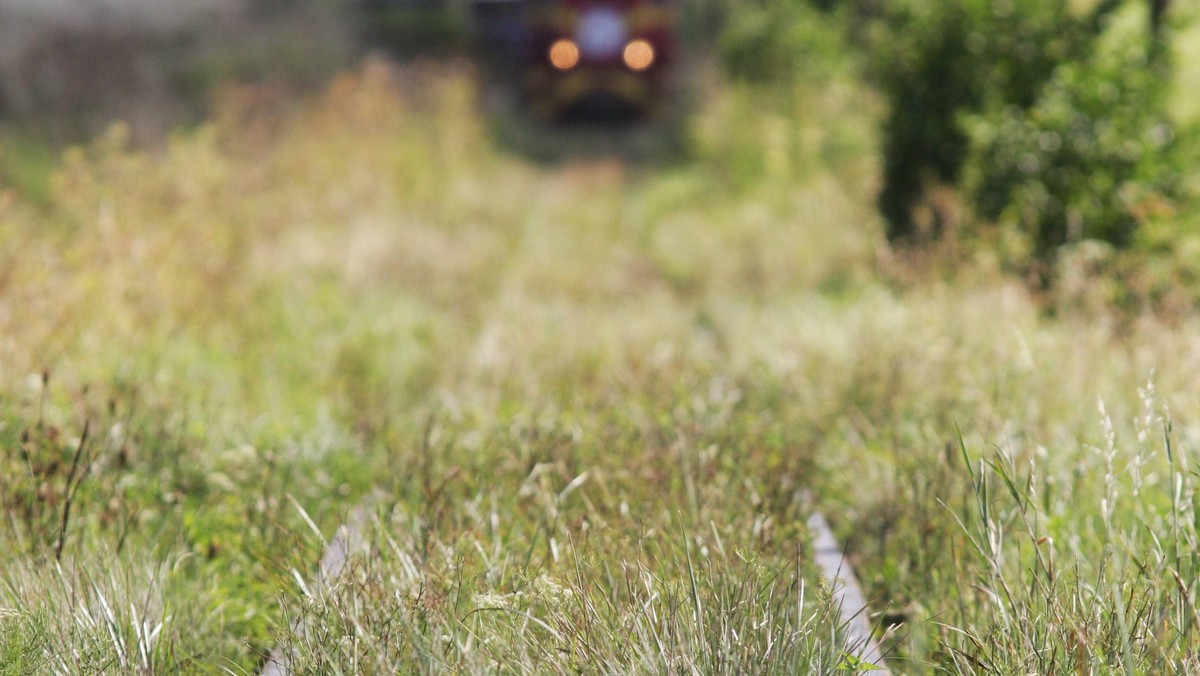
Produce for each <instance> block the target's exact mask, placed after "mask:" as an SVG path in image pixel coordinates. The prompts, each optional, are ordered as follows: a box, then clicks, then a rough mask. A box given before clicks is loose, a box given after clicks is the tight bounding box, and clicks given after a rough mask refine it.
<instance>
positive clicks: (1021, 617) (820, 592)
mask: <svg viewBox="0 0 1200 676" xmlns="http://www.w3.org/2000/svg"><path fill="white" fill-rule="evenodd" d="M843 77H845V76H842V75H835V76H830V78H831V79H829V80H827V81H814V82H811V83H805V82H801V83H800V84H797V85H796V88H795V89H794V90H790V91H788V92H787V93H786V95H780V94H779V93H778V92H775V93H763V92H761V91H758V90H755V89H754V88H750V87H729V88H720V89H714V90H713V91H712V92H710V95H709V96H706V97H703V100H705V101H706V105H705V106H704V107H703V109H702V110H700V111H699V112H698V113H697V116H696V117H695V118H694V119H693V120H691V121H690V122H689V124H690V125H691V126H690V127H689V129H688V130H687V136H688V137H690V138H691V139H692V145H691V149H690V155H689V156H688V159H686V160H685V161H680V162H678V163H675V164H672V165H669V166H666V167H662V166H658V167H654V168H653V169H651V168H650V167H647V166H639V165H636V164H632V163H625V162H621V161H617V160H610V161H603V160H600V161H597V160H588V161H579V162H575V163H570V162H568V163H566V164H563V165H560V166H557V167H547V166H544V165H538V164H536V163H534V162H531V161H529V160H528V159H526V158H523V157H521V156H517V155H513V154H510V153H508V152H506V151H503V150H501V149H500V147H499V146H498V144H497V143H496V142H495V139H493V138H492V137H490V136H489V128H488V126H487V125H486V124H484V121H483V120H482V119H481V116H480V112H479V107H478V105H477V102H476V100H475V90H474V88H473V83H472V81H471V79H470V78H469V76H468V74H467V73H465V72H464V71H462V70H461V68H460V67H458V66H430V65H428V64H426V65H418V66H411V67H408V68H406V69H401V70H397V69H396V68H395V67H394V66H390V65H388V64H385V63H382V62H378V61H371V62H368V63H366V64H364V65H363V66H362V67H361V68H360V69H358V70H357V71H355V72H352V73H348V74H346V75H344V76H342V77H339V78H338V79H337V80H336V81H334V82H333V83H332V84H331V85H330V88H329V90H328V92H327V93H326V94H324V95H323V96H320V97H316V98H314V99H312V100H310V101H308V102H306V103H305V104H304V105H302V106H300V108H299V109H298V110H295V111H294V112H293V113H290V114H289V115H287V116H284V117H279V116H276V115H273V114H271V113H270V112H269V111H268V112H266V113H263V112H261V110H262V109H261V108H260V107H259V106H258V104H257V103H256V101H257V99H256V98H255V95H254V93H253V92H251V91H247V90H241V91H234V90H231V91H230V93H229V95H228V96H229V98H227V99H226V100H225V102H224V104H223V106H222V107H221V109H220V110H219V112H218V114H216V115H215V116H214V119H213V121H212V122H211V123H210V124H208V125H206V126H204V127H202V128H200V129H198V130H195V131H193V132H188V133H181V134H179V135H177V136H176V137H174V138H173V139H172V140H171V142H170V143H169V144H168V145H167V146H166V147H165V148H163V149H162V150H161V151H160V152H145V151H137V150H132V149H130V147H129V145H128V144H127V143H126V141H125V139H124V138H123V136H122V133H121V132H120V130H119V129H118V130H117V131H114V132H112V133H111V134H109V135H108V136H106V137H104V138H102V139H99V140H97V141H96V142H95V143H92V144H90V145H88V146H86V147H83V148H80V149H78V150H75V151H72V152H70V153H68V155H67V156H66V157H65V158H64V159H63V161H62V163H61V166H60V167H59V169H58V170H57V172H56V173H55V174H54V178H53V180H52V181H51V193H50V198H49V199H48V200H44V201H43V202H42V203H40V204H39V203H35V202H33V201H32V200H30V199H29V198H27V197H26V196H24V194H23V193H21V192H18V191H14V190H11V189H6V190H5V191H4V192H3V197H2V198H0V242H2V244H0V271H2V272H0V336H3V338H0V440H2V442H0V448H2V449H3V454H2V455H0V463H2V465H3V467H2V469H3V472H2V473H0V477H3V478H2V481H3V482H4V483H3V484H0V488H2V489H3V497H4V501H5V502H4V508H3V515H4V523H3V524H2V525H0V540H2V546H0V568H2V569H3V571H4V573H3V577H0V650H3V651H4V652H3V654H4V655H6V656H7V659H6V661H5V664H6V668H8V669H9V670H10V671H12V672H14V673H24V672H28V671H41V672H52V671H79V670H87V669H89V668H92V667H93V666H96V667H97V668H101V667H104V668H119V669H121V670H127V671H138V670H142V671H146V672H163V671H215V670H220V669H228V670H231V671H234V672H235V673H237V672H241V671H245V672H253V671H255V670H257V669H259V668H261V666H262V665H263V664H264V662H265V661H266V660H267V657H268V655H269V654H270V653H271V650H272V649H273V648H274V647H275V646H279V647H280V649H281V650H282V651H283V652H284V654H286V655H289V656H291V657H290V659H292V660H293V663H294V665H295V666H296V667H297V668H299V669H300V670H301V671H309V672H320V673H326V672H334V673H338V672H342V673H348V672H362V671H374V670H378V671H383V670H400V671H422V672H424V671H451V670H458V671H469V672H477V671H496V670H514V671H531V670H544V671H562V670H568V669H570V670H591V671H604V672H622V673H624V672H630V671H636V672H659V671H679V672H683V671H701V672H728V673H734V672H738V673H741V672H745V671H753V672H760V671H761V672H777V673H784V672H786V673H795V672H797V671H800V672H810V671H811V672H827V671H837V670H847V671H853V670H855V669H859V668H863V666H864V665H860V664H856V663H855V661H854V660H853V659H852V658H851V655H852V654H853V648H854V646H847V645H845V640H844V638H842V632H841V631H840V628H839V627H838V621H837V620H836V619H835V617H836V614H835V613H833V612H832V609H831V607H830V600H829V594H828V592H827V590H825V589H823V588H822V586H821V583H820V581H819V580H818V578H817V576H816V572H815V571H814V570H812V569H811V567H810V566H809V564H808V563H807V561H808V552H807V547H808V540H809V538H808V534H807V533H806V532H805V526H804V524H805V521H806V516H807V511H808V509H809V506H808V505H806V504H804V502H803V501H802V500H801V499H800V498H799V497H798V496H800V495H801V494H802V493H803V490H804V489H807V490H809V491H811V492H812V493H813V494H814V495H816V496H817V500H818V502H819V503H820V504H821V505H822V506H823V507H825V511H826V513H827V514H828V515H829V516H830V518H831V520H832V521H833V522H834V525H835V527H836V528H838V529H839V530H840V531H841V534H842V535H844V536H847V537H846V538H845V539H846V541H847V542H849V547H850V554H851V558H852V560H853V562H854V563H855V564H856V565H857V566H858V571H859V573H860V577H861V578H862V579H863V581H864V582H865V583H866V586H867V587H868V596H869V597H870V599H871V601H872V608H871V609H870V616H871V618H872V620H873V623H874V624H875V625H876V626H878V627H880V629H881V630H882V629H884V628H886V627H888V626H891V625H893V624H896V625H899V626H898V628H896V629H893V630H892V631H891V632H890V634H889V637H890V638H889V641H888V646H887V647H888V648H889V650H890V653H889V659H890V661H891V664H892V665H893V666H895V667H898V668H899V669H901V670H904V671H909V672H925V671H937V670H948V671H967V672H970V671H977V670H987V669H991V670H994V671H1000V672H1005V673H1008V672H1012V671H1015V670H1017V669H1023V670H1026V671H1042V670H1045V671H1055V670H1064V671H1069V670H1093V669H1094V670H1101V671H1103V670H1115V669H1124V668H1129V669H1131V670H1133V671H1138V670H1145V671H1158V670H1164V669H1175V670H1188V669H1195V663H1194V660H1195V654H1194V649H1193V648H1191V645H1192V644H1193V643H1194V639H1195V631H1196V624H1195V609H1196V604H1195V601H1194V594H1195V587H1194V585H1195V582H1194V577H1195V576H1194V574H1193V569H1192V567H1193V566H1194V565H1195V562H1194V561H1193V557H1192V552H1193V551H1194V550H1195V546H1194V545H1195V525H1194V521H1195V519H1194V515H1193V512H1194V507H1193V500H1192V496H1193V495H1194V486H1195V484H1194V479H1195V477H1194V474H1192V472H1191V468H1192V467H1193V466H1194V465H1195V463H1194V462H1193V460H1192V459H1191V455H1192V454H1193V453H1194V448H1195V442H1196V434H1197V430H1196V429H1195V426H1194V424H1193V423H1192V419H1193V418H1194V417H1195V416H1196V414H1197V410H1196V401H1197V398H1196V395H1197V387H1196V384H1195V381H1194V379H1193V378H1192V377H1191V375H1190V374H1191V373H1193V372H1194V371H1195V367H1196V366H1197V361H1198V360H1200V345H1198V344H1197V343H1196V341H1195V338H1194V336H1195V335H1196V334H1195V331H1194V328H1195V326H1194V324H1195V320H1194V318H1193V317H1192V316H1191V315H1190V314H1188V313H1181V314H1179V315H1176V316H1172V317H1168V318H1162V317H1156V316H1153V315H1147V316H1130V315H1128V314H1118V313H1116V312H1113V311H1111V310H1110V309H1109V308H1107V307H1106V306H1104V305H1103V304H1090V303H1078V304H1070V303H1064V304H1062V305H1061V306H1060V307H1061V308H1062V311H1061V312H1060V313H1059V314H1058V315H1057V316H1055V315H1051V314H1049V313H1047V312H1045V311H1044V305H1042V300H1041V299H1038V298H1035V297H1033V296H1032V295H1031V294H1030V292H1029V291H1028V290H1027V288H1026V287H1025V286H1023V285H1022V284H1021V283H1020V282H1019V281H1015V280H1011V279H1007V278H1005V277H1004V276H1003V275H1002V274H1000V273H999V272H997V271H996V270H997V268H998V267H999V266H998V265H997V264H996V263H995V262H994V259H993V257H991V256H990V255H989V254H988V253H987V252H978V253H976V252H971V251H964V252H962V255H964V256H968V257H970V260H969V261H968V264H966V265H962V266H959V267H958V268H957V270H955V271H954V272H953V273H952V274H946V275H942V274H940V273H922V272H920V271H913V270H903V268H902V266H903V263H902V262H899V263H898V262H894V261H893V262H888V261H881V260H880V259H879V258H878V257H877V255H876V251H877V244H878V242H879V241H880V234H879V230H880V228H879V226H878V224H877V220H876V218H875V216H874V215H873V213H872V207H871V204H872V200H871V192H872V190H873V187H874V183H875V179H874V177H875V175H876V173H877V161H876V158H875V157H874V156H873V154H872V153H871V152H870V148H871V147H872V144H871V143H869V136H865V135H864V134H866V132H865V131H864V130H868V129H870V128H871V127H872V124H873V121H874V117H875V111H876V105H875V102H874V101H873V100H872V98H871V97H870V96H869V95H868V94H866V93H864V92H863V91H861V90H860V89H858V88H857V87H855V86H854V85H853V84H852V83H851V82H849V81H848V80H843V79H842V78H843ZM764 111H766V114H764ZM896 270H902V271H903V272H905V274H903V275H899V274H894V273H895V271H896ZM43 374H44V375H43ZM1152 374H1153V375H1152ZM1148 382H1150V383H1152V384H1153V393H1151V390H1150V389H1149V386H1148V385H1147V383H1148ZM1139 388H1140V393H1139ZM1097 401H1103V402H1104V413H1103V414H1101V413H1099V412H1098V408H1097V403H1096V402H1097ZM1168 407H1169V415H1167V412H1166V411H1167V408H1168ZM1168 420H1169V421H1171V423H1170V431H1169V433H1167V434H1166V436H1164V427H1165V425H1166V421H1168ZM1105 421H1108V422H1105ZM85 427H86V428H87V429H89V430H91V433H90V434H89V435H88V436H87V439H86V440H85V439H84V435H83V430H84V429H85ZM959 429H961V430H962V440H963V441H962V443H961V444H960V442H959V433H958V431H957V430H959ZM1110 429H1111V434H1110ZM1165 439H1169V440H1170V447H1169V452H1168V448H1167V446H1166V443H1167V442H1166V441H1164V440H1165ZM80 448H82V449H83V450H82V451H79V449H80ZM76 453H79V454H80V458H81V465H82V466H84V467H86V470H87V471H86V472H85V473H82V474H80V473H79V472H77V471H75V470H72V469H71V467H72V465H73V463H72V459H73V457H74V456H75V455H76ZM72 477H73V478H72ZM68 484H72V485H76V486H77V487H76V488H74V489H73V491H74V493H73V496H72V497H71V499H70V502H72V504H73V507H72V508H71V509H70V514H69V515H68V518H64V513H65V512H66V510H64V506H65V503H66V502H67V496H68V495H71V493H72V490H68V488H67V487H68ZM368 497H370V499H371V500H372V501H373V504H374V505H375V507H374V508H373V509H372V511H371V518H370V519H369V520H368V522H367V523H368V526H367V527H366V531H365V533H364V537H363V540H362V542H361V543H360V546H358V547H356V549H355V550H354V553H353V556H352V557H351V558H350V561H349V563H348V565H347V566H346V568H345V569H344V570H343V571H342V572H341V573H340V574H338V575H336V576H334V577H333V578H332V579H329V580H325V581H322V582H320V583H314V582H313V579H314V575H315V573H316V570H317V561H318V560H319V558H320V555H321V554H320V552H321V550H322V548H323V547H324V546H325V544H326V542H325V539H326V538H327V537H329V535H330V534H331V533H333V532H334V529H335V528H336V527H337V525H338V524H339V523H341V522H342V521H343V520H344V519H345V518H346V515H347V514H348V513H349V511H350V510H351V508H352V506H354V505H357V504H361V503H362V502H363V500H364V498H368ZM297 506H299V507H300V509H297ZM64 521H65V522H66V528H65V529H63V528H62V525H63V523H64ZM314 529H315V530H316V531H317V532H316V533H314V532H313V531H314ZM60 532H62V533H64V537H63V538H62V547H61V562H58V563H56V562H55V549H56V546H57V543H58V540H59V537H58V536H59V534H60ZM300 625H302V626H303V627H304V630H303V631H296V630H295V629H296V627H297V626H300ZM1189 660H1191V661H1189ZM9 664H11V665H14V666H12V667H8V666H7V665H9ZM117 665H119V666H117Z"/></svg>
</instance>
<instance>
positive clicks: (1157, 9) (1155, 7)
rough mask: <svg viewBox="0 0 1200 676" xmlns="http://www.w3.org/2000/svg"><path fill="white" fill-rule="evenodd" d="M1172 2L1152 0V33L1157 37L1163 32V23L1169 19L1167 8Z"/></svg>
mask: <svg viewBox="0 0 1200 676" xmlns="http://www.w3.org/2000/svg"><path fill="white" fill-rule="evenodd" d="M1170 4H1171V0H1150V31H1151V32H1152V33H1153V34H1154V36H1155V37H1158V36H1159V35H1160V34H1161V32H1162V27H1163V22H1164V21H1165V19H1166V17H1167V7H1168V6H1169V5H1170Z"/></svg>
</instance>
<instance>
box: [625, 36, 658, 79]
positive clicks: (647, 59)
mask: <svg viewBox="0 0 1200 676" xmlns="http://www.w3.org/2000/svg"><path fill="white" fill-rule="evenodd" d="M657 56H658V55H657V54H655V53H654V45H652V44H650V43H649V42H647V41H646V40H634V41H633V42H630V43H629V44H627V45H625V51H624V53H622V55H621V57H622V58H623V59H624V61H625V65H626V66H628V67H629V70H632V71H635V72H639V73H640V72H641V71H644V70H648V69H649V68H650V66H653V65H654V60H655V59H656V58H657Z"/></svg>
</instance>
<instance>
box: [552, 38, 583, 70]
mask: <svg viewBox="0 0 1200 676" xmlns="http://www.w3.org/2000/svg"><path fill="white" fill-rule="evenodd" d="M548 56H549V57H550V65H551V66H554V67H555V68H557V69H558V70H571V69H572V68H574V67H575V66H578V65H579V45H577V44H575V42H574V41H572V40H567V39H565V38H564V39H562V40H555V41H554V44H552V45H550V51H549V52H548Z"/></svg>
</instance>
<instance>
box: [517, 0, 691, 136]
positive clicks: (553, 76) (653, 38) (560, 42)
mask: <svg viewBox="0 0 1200 676" xmlns="http://www.w3.org/2000/svg"><path fill="white" fill-rule="evenodd" d="M527 5H528V6H527V7H526V8H525V23H526V30H527V32H526V34H525V46H524V50H523V51H524V54H523V64H524V65H523V74H522V88H523V93H524V95H525V100H526V101H527V102H528V105H529V107H530V109H531V111H532V112H533V113H534V114H535V115H537V116H538V117H541V118H547V119H555V118H562V117H567V116H572V115H585V116H587V115H605V116H608V115H626V114H632V115H650V114H654V113H655V112H656V111H658V110H660V109H661V108H662V107H663V106H664V105H665V104H666V102H667V98H668V96H669V93H668V92H669V84H670V80H669V72H670V68H671V65H672V64H673V62H674V61H675V59H676V58H677V49H678V46H677V42H676V36H675V26H676V10H675V7H674V5H673V3H671V2H667V1H665V0H542V1H531V2H528V3H527Z"/></svg>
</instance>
